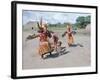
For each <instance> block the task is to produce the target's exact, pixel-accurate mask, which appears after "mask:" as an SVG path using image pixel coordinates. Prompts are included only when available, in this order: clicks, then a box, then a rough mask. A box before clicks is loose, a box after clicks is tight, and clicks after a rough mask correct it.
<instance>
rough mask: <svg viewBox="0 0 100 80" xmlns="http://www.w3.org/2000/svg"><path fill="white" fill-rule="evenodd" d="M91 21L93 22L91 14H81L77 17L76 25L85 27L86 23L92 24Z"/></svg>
mask: <svg viewBox="0 0 100 80" xmlns="http://www.w3.org/2000/svg"><path fill="white" fill-rule="evenodd" d="M90 23H91V17H90V16H86V17H83V16H79V17H78V18H77V19H76V23H75V26H77V27H78V28H85V27H86V25H87V24H90Z"/></svg>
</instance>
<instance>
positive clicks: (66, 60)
mask: <svg viewBox="0 0 100 80" xmlns="http://www.w3.org/2000/svg"><path fill="white" fill-rule="evenodd" d="M29 34H30V33H28V32H23V52H22V56H23V57H22V68H23V69H41V68H60V67H61V68H62V67H81V66H90V65H91V64H90V63H91V59H90V58H91V54H90V36H89V35H82V34H81V35H79V34H76V35H75V36H74V38H75V44H76V45H74V46H72V47H68V46H67V40H66V37H64V38H61V37H60V40H62V42H63V44H62V46H66V50H65V51H64V52H63V53H61V54H60V55H58V54H57V53H55V54H52V56H50V55H47V58H46V59H42V58H41V57H40V55H39V54H38V52H37V51H38V50H37V49H38V46H39V40H38V38H37V39H33V40H28V41H26V37H27V36H28V35H29ZM77 44H78V45H77ZM80 45H81V46H80Z"/></svg>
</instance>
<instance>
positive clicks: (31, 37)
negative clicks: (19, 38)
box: [26, 34, 39, 40]
mask: <svg viewBox="0 0 100 80" xmlns="http://www.w3.org/2000/svg"><path fill="white" fill-rule="evenodd" d="M37 37H39V35H35V34H33V35H29V36H28V37H27V38H26V39H28V40H31V39H34V38H37Z"/></svg>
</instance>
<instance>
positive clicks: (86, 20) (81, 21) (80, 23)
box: [48, 16, 91, 30]
mask: <svg viewBox="0 0 100 80" xmlns="http://www.w3.org/2000/svg"><path fill="white" fill-rule="evenodd" d="M90 23H91V16H86V17H84V16H79V17H78V18H77V19H76V23H75V24H72V23H71V24H72V27H73V29H74V30H76V29H78V28H80V29H81V28H85V27H86V26H87V24H90ZM67 24H69V23H68V22H66V23H55V24H48V27H49V28H51V27H52V28H54V29H55V28H66V25H67Z"/></svg>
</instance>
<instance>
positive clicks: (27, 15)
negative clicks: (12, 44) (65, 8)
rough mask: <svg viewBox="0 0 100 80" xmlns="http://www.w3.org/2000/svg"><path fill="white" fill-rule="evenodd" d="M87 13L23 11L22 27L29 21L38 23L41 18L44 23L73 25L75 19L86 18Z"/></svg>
mask: <svg viewBox="0 0 100 80" xmlns="http://www.w3.org/2000/svg"><path fill="white" fill-rule="evenodd" d="M88 15H90V14H89V13H75V12H74V13H70V12H66V13H65V12H48V11H47V12H46V11H32V10H23V14H22V17H23V25H24V24H27V23H28V22H29V21H40V19H41V17H42V19H43V22H44V23H50V24H56V23H66V22H70V23H75V22H76V19H77V17H79V16H88Z"/></svg>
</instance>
